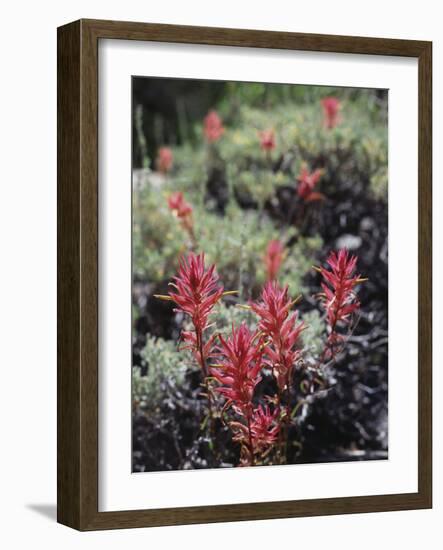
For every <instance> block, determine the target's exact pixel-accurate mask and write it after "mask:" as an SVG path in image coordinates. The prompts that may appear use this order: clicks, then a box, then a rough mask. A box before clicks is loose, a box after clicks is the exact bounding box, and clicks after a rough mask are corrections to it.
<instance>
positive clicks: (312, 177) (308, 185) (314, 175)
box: [297, 165, 324, 202]
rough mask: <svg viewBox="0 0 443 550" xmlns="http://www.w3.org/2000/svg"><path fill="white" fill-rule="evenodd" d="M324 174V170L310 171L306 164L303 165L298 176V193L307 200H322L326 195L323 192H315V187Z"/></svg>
mask: <svg viewBox="0 0 443 550" xmlns="http://www.w3.org/2000/svg"><path fill="white" fill-rule="evenodd" d="M322 175H323V170H321V169H317V170H314V171H313V172H309V170H308V169H307V167H306V165H303V166H302V168H301V170H300V174H299V175H298V177H297V180H298V186H297V194H298V196H299V197H300V198H302V199H303V200H304V201H306V202H310V201H314V200H321V199H323V198H324V196H323V195H322V194H321V193H318V192H315V191H314V187H315V186H316V185H317V183H318V182H319V181H320V178H321V176H322Z"/></svg>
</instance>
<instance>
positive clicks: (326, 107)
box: [321, 97, 341, 128]
mask: <svg viewBox="0 0 443 550" xmlns="http://www.w3.org/2000/svg"><path fill="white" fill-rule="evenodd" d="M321 104H322V107H323V122H324V125H325V126H326V128H335V127H336V126H337V124H338V123H339V122H340V115H339V112H340V108H341V105H340V100H339V99H337V98H336V97H325V98H323V99H322V100H321Z"/></svg>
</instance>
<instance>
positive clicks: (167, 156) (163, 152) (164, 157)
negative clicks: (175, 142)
mask: <svg viewBox="0 0 443 550" xmlns="http://www.w3.org/2000/svg"><path fill="white" fill-rule="evenodd" d="M172 162H173V156H172V151H171V149H170V148H169V147H160V149H159V150H158V153H157V160H156V166H157V170H158V171H159V172H162V173H163V174H166V173H167V172H169V171H170V170H171V168H172Z"/></svg>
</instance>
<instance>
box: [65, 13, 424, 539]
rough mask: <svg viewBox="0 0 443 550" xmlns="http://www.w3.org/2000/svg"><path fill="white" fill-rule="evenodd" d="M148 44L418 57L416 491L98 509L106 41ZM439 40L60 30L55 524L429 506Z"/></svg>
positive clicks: (124, 25)
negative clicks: (101, 82) (435, 55)
mask: <svg viewBox="0 0 443 550" xmlns="http://www.w3.org/2000/svg"><path fill="white" fill-rule="evenodd" d="M103 38H109V39H125V40H144V41H160V42H174V43H191V44H209V45H223V46H240V47H242V46H243V47H244V46H247V47H253V48H278V49H286V50H305V51H317V52H336V53H355V54H372V55H388V56H403V57H416V58H418V66H419V75H418V80H419V82H418V85H419V119H418V128H419V142H418V148H419V167H418V181H419V195H418V196H419V199H418V200H419V202H418V210H419V252H418V254H419V350H418V355H419V361H418V369H419V376H418V384H419V386H418V421H419V429H418V452H419V456H418V492H417V493H409V494H388V495H377V496H362V497H346V498H327V499H313V500H294V501H289V502H266V503H264V502H258V503H252V504H230V505H222V506H198V507H189V508H172V509H171V508H169V509H162V510H154V509H148V510H135V511H118V512H99V511H98V406H97V401H98V399H97V396H98V382H97V380H98V308H97V305H98V304H97V290H98V279H97V272H98V269H97V267H98V266H97V263H98V262H97V258H98V246H99V243H98V239H97V228H98V227H97V211H98V210H97V207H98V196H97V195H98V190H97V160H98V149H97V144H98V128H97V112H98V94H97V91H98V83H97V79H98V58H97V52H98V41H99V39H103ZM431 78H432V43H431V42H422V41H415V40H414V41H412V40H392V39H382V38H362V37H350V36H328V35H315V34H299V33H286V32H264V31H257V30H239V29H220V28H205V27H187V26H186V27H185V26H176V25H157V24H146V23H129V22H119V21H96V20H80V21H76V22H73V23H70V24H68V25H65V26H63V27H60V28H59V29H58V173H57V177H58V228H57V229H58V432H57V435H58V452H57V464H58V477H57V488H58V503H57V509H58V521H59V522H60V523H63V524H65V525H68V526H70V527H73V528H76V529H79V530H94V529H112V528H124V527H147V526H159V525H177V524H188V523H209V522H220V521H240V520H253V519H271V518H287V517H298V516H317V515H330V514H346V513H361V512H376V511H389V510H408V509H419V508H431V507H432V401H431V399H432V364H431V352H432V339H431V338H432V336H431V332H432V309H431V308H432V305H431V299H432V218H431V216H432V213H431V206H432V173H431V170H432V106H431V101H432V80H431Z"/></svg>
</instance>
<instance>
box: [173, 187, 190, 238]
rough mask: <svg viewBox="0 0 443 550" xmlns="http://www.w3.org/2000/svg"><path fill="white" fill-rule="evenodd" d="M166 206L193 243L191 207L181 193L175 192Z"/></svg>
mask: <svg viewBox="0 0 443 550" xmlns="http://www.w3.org/2000/svg"><path fill="white" fill-rule="evenodd" d="M168 206H169V208H170V209H171V210H172V212H173V213H174V215H175V216H177V218H178V219H179V220H180V223H181V225H182V227H183V229H185V230H186V231H187V232H188V234H189V236H190V238H191V240H192V241H193V242H194V241H195V238H194V222H193V219H192V206H191V205H190V204H189V203H188V202H186V200H185V198H184V197H183V193H182V192H181V191H175V192H174V193H172V194H171V195H169V197H168Z"/></svg>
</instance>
